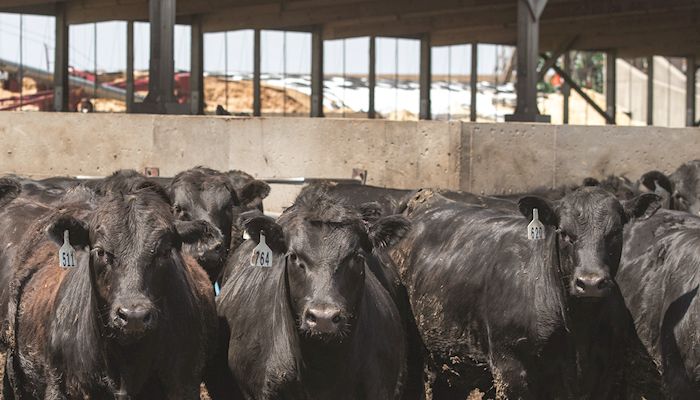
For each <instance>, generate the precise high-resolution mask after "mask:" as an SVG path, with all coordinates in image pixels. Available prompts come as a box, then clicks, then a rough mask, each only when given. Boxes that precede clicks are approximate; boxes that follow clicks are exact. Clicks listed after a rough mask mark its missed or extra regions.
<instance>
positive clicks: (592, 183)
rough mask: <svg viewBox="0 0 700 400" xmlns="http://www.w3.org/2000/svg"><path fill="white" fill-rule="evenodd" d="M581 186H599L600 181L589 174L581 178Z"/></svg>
mask: <svg viewBox="0 0 700 400" xmlns="http://www.w3.org/2000/svg"><path fill="white" fill-rule="evenodd" d="M583 186H600V181H599V180H597V179H596V178H593V177H590V176H589V177H587V178H584V179H583Z"/></svg>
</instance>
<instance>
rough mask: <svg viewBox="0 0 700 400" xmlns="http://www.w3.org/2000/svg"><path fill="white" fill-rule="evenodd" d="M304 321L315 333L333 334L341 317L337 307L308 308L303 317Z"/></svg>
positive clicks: (341, 319)
mask: <svg viewBox="0 0 700 400" xmlns="http://www.w3.org/2000/svg"><path fill="white" fill-rule="evenodd" d="M304 321H305V322H306V324H307V325H308V326H309V327H310V328H312V329H313V330H314V331H316V332H319V333H334V332H336V331H337V330H338V327H339V326H340V323H341V322H342V321H343V317H342V316H341V313H340V309H339V308H337V307H324V308H309V309H308V310H307V311H306V313H305V315H304Z"/></svg>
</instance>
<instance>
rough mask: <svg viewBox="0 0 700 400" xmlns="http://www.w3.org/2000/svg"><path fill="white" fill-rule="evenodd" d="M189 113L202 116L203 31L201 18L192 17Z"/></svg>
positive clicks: (197, 16)
mask: <svg viewBox="0 0 700 400" xmlns="http://www.w3.org/2000/svg"><path fill="white" fill-rule="evenodd" d="M190 36H191V40H190V43H191V46H190V58H191V60H190V113H191V114H192V115H202V114H204V31H203V30H202V18H201V16H199V15H195V16H193V17H192V27H191V29H190Z"/></svg>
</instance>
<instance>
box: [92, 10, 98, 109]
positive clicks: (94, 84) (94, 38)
mask: <svg viewBox="0 0 700 400" xmlns="http://www.w3.org/2000/svg"><path fill="white" fill-rule="evenodd" d="M92 42H93V43H92V44H93V46H92V54H93V57H95V59H94V60H93V65H92V69H93V74H94V75H95V80H94V81H93V82H92V99H93V102H94V101H95V99H97V85H98V84H99V82H98V81H97V22H95V23H94V24H92ZM95 105H96V104H95Z"/></svg>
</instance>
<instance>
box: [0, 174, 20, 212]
mask: <svg viewBox="0 0 700 400" xmlns="http://www.w3.org/2000/svg"><path fill="white" fill-rule="evenodd" d="M21 191H22V187H21V186H20V183H19V182H18V181H17V179H15V178H10V177H4V178H0V207H2V206H4V205H5V204H7V203H9V202H11V201H12V200H14V199H15V198H17V196H19V194H20V192H21Z"/></svg>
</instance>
